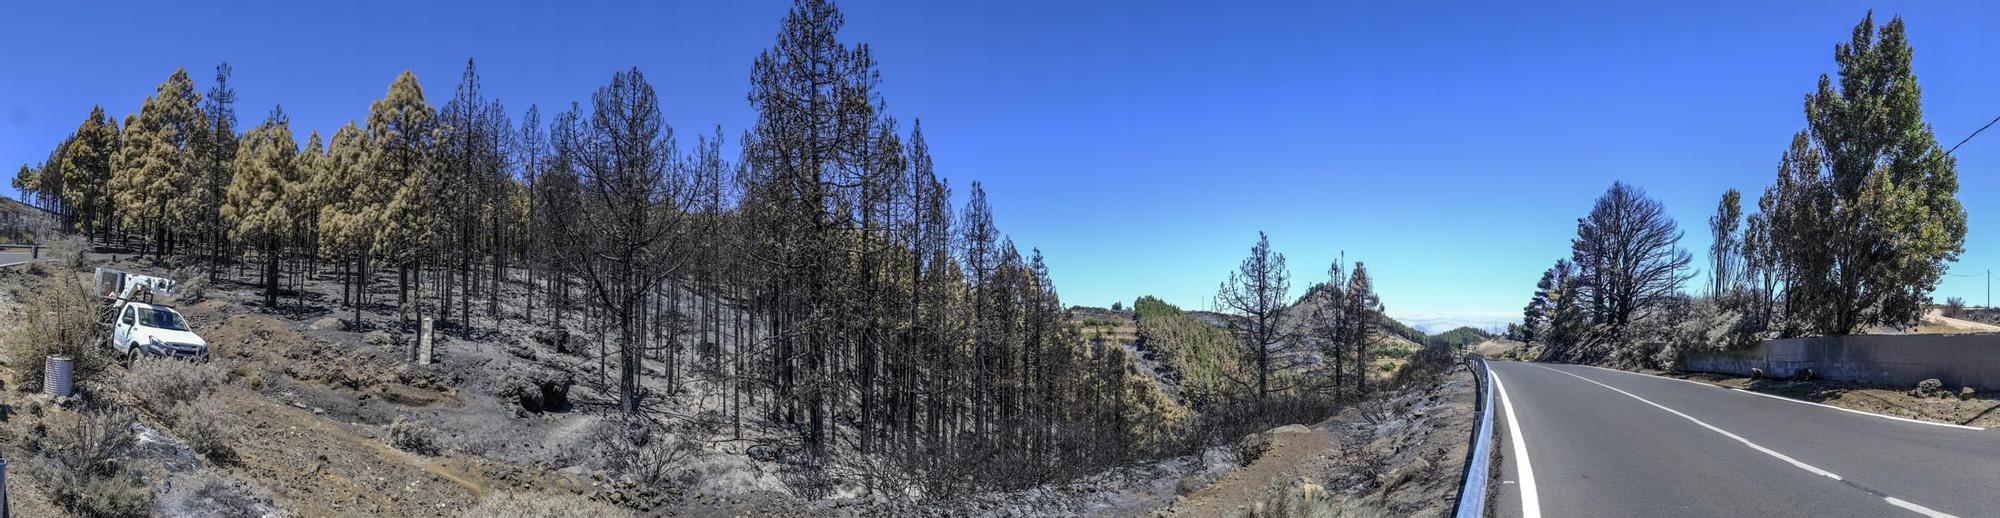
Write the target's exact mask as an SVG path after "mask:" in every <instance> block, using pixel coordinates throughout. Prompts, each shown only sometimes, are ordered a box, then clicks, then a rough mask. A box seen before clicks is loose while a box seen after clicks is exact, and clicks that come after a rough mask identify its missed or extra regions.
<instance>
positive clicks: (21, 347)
mask: <svg viewBox="0 0 2000 518" xmlns="http://www.w3.org/2000/svg"><path fill="white" fill-rule="evenodd" d="M50 284H51V285H50V286H46V287H44V288H43V289H40V290H35V291H34V294H33V295H30V296H29V298H28V300H27V305H26V306H25V307H23V308H22V315H21V319H20V321H19V323H18V325H16V326H15V327H14V330H13V331H12V332H10V333H8V334H7V361H8V367H10V368H12V370H13V371H14V380H15V383H17V384H19V386H20V387H21V388H23V389H26V390H36V389H40V388H41V386H42V374H43V372H42V367H43V360H44V359H45V358H47V357H48V356H49V355H51V354H61V355H66V356H69V357H70V358H73V359H75V360H76V370H75V379H76V380H78V381H84V380H90V379H93V378H95V377H96V376H97V375H98V374H99V373H101V372H103V371H104V367H106V366H107V365H109V363H110V356H109V355H107V354H105V348H104V329H105V328H104V326H101V325H99V324H98V320H99V318H100V317H101V316H102V314H101V307H100V306H99V305H98V303H97V301H96V300H95V299H94V298H92V297H91V296H90V294H89V292H87V291H85V290H84V287H83V285H82V284H81V283H78V282H76V275H75V271H73V270H66V269H61V268H58V269H57V271H56V273H55V274H54V276H53V278H52V280H51V281H50Z"/></svg>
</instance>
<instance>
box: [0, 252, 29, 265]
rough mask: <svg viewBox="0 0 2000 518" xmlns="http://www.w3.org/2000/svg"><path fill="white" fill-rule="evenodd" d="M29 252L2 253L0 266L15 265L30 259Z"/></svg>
mask: <svg viewBox="0 0 2000 518" xmlns="http://www.w3.org/2000/svg"><path fill="white" fill-rule="evenodd" d="M29 256H30V254H29V253H28V252H12V251H7V252H0V265H7V264H14V263H18V262H22V261H26V260H28V259H29Z"/></svg>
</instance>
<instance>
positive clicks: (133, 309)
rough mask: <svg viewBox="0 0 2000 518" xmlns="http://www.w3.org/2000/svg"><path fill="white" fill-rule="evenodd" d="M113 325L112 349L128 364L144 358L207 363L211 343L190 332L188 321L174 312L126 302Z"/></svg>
mask: <svg viewBox="0 0 2000 518" xmlns="http://www.w3.org/2000/svg"><path fill="white" fill-rule="evenodd" d="M123 306H124V308H123V309H120V310H119V311H118V320H116V321H114V322H113V323H112V324H111V349H112V350H115V351H118V355H119V358H121V359H123V360H124V361H125V362H126V363H130V362H131V361H132V360H135V359H138V358H139V357H141V356H163V357H169V358H177V359H190V360H206V359H208V341H207V340H202V339H201V336H199V335H196V334H194V332H193V331H189V330H188V325H187V319H186V318H182V317H181V314H180V312H178V311H174V308H170V307H166V306H160V305H155V304H147V303H144V302H126V303H125V304H123Z"/></svg>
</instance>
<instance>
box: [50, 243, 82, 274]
mask: <svg viewBox="0 0 2000 518" xmlns="http://www.w3.org/2000/svg"><path fill="white" fill-rule="evenodd" d="M88 252H90V242H89V241H86V240H84V239H83V236H66V237H61V238H56V239H52V240H49V242H48V244H47V245H46V247H45V250H44V251H43V252H42V253H44V254H47V255H48V256H49V259H51V260H53V262H54V263H55V264H56V265H57V266H58V269H59V270H60V269H63V268H67V269H69V270H71V271H82V270H83V268H84V267H86V266H89V261H88V260H86V259H85V257H86V255H85V254H87V253H88Z"/></svg>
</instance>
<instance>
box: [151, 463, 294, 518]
mask: <svg viewBox="0 0 2000 518" xmlns="http://www.w3.org/2000/svg"><path fill="white" fill-rule="evenodd" d="M159 511H160V514H161V515H164V516H174V517H189V518H258V517H262V516H271V515H274V514H276V513H275V512H274V510H273V509H271V504H270V500H269V498H268V497H266V496H263V495H260V494H258V492H257V490H256V489H255V488H252V487H250V485H249V484H245V483H243V482H242V481H240V480H235V479H229V478H223V477H219V476H215V475H207V474H204V475H200V478H198V479H196V480H195V482H194V483H177V484H174V487H173V488H171V489H168V490H167V492H166V494H163V495H160V504H159Z"/></svg>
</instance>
